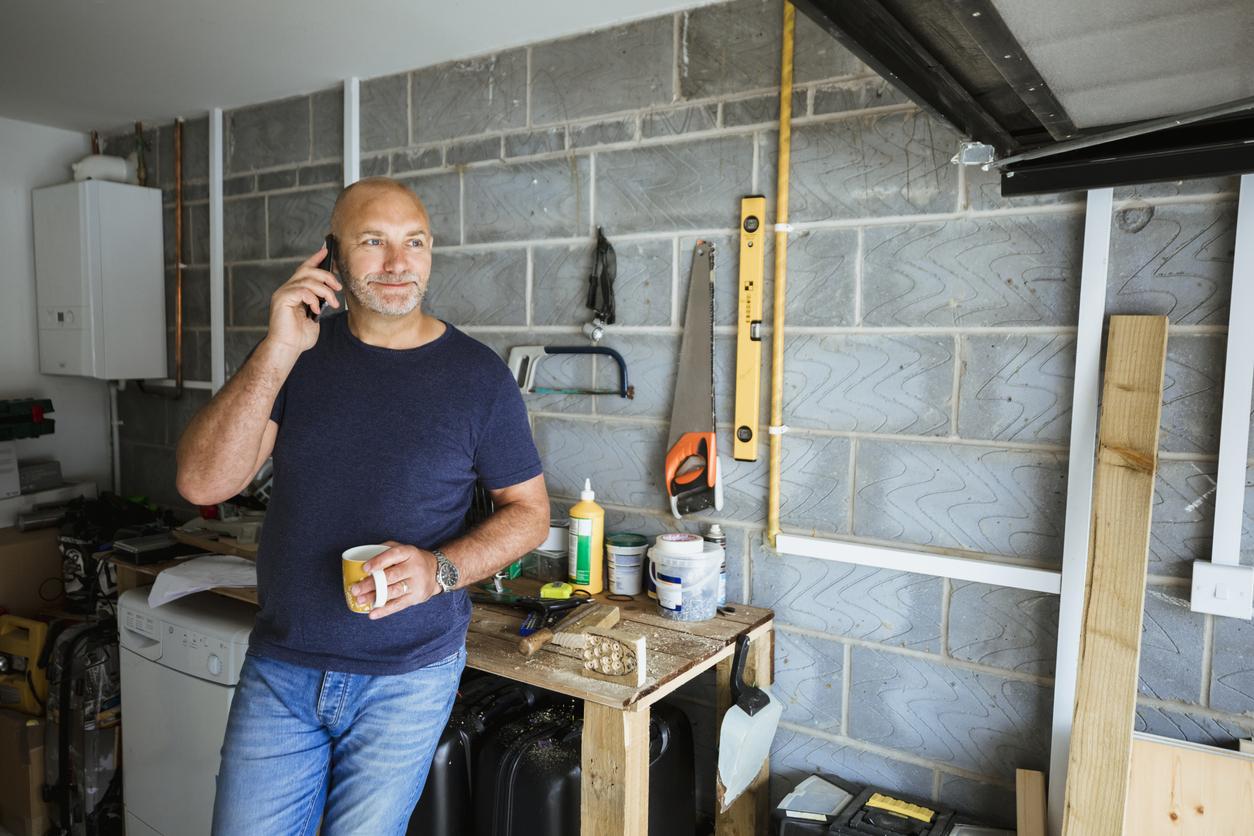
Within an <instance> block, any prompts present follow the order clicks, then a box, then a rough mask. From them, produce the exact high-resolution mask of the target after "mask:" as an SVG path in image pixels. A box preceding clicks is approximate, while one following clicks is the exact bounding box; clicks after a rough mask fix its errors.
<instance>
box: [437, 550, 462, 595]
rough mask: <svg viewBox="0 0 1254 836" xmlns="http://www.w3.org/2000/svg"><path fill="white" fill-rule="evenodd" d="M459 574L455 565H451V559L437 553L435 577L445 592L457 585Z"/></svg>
mask: <svg viewBox="0 0 1254 836" xmlns="http://www.w3.org/2000/svg"><path fill="white" fill-rule="evenodd" d="M459 574H460V573H459V572H458V571H457V567H456V566H454V565H453V562H452V561H451V560H449V559H448V558H447V557H445V556H444V555H439V558H438V560H437V568H436V572H435V579H436V582H437V583H439V584H440V586H441V587H443V588H444V590H445V591H446V592H447V591H448V590H450V589H452V588H453V587H455V586H457V580H458V576H459Z"/></svg>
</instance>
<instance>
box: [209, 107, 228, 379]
mask: <svg viewBox="0 0 1254 836" xmlns="http://www.w3.org/2000/svg"><path fill="white" fill-rule="evenodd" d="M222 148H223V145H222V108H220V107H215V108H214V109H213V110H211V111H209V364H210V383H211V388H212V391H213V392H214V393H215V394H216V393H217V391H218V390H219V389H221V388H222V386H223V384H225V383H226V277H225V269H224V265H225V263H226V260H225V258H224V257H223V249H222Z"/></svg>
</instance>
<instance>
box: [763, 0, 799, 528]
mask: <svg viewBox="0 0 1254 836" xmlns="http://www.w3.org/2000/svg"><path fill="white" fill-rule="evenodd" d="M795 14H796V12H795V11H794V9H793V6H792V3H788V2H785V3H784V39H783V48H782V49H781V52H780V61H779V163H778V165H777V169H776V175H775V177H776V181H775V182H776V188H775V294H774V299H775V319H774V321H773V323H772V325H771V424H770V428H769V432H770V437H771V460H770V481H769V488H770V499H769V507H768V510H767V517H766V542H767V544H768V545H769V546H770V547H771V548H775V537H776V535H778V534H779V471H780V459H781V457H782V455H783V448H784V437H783V432H784V291H785V289H786V288H787V284H788V167H789V161H790V156H791V148H792V41H793V24H794V19H795Z"/></svg>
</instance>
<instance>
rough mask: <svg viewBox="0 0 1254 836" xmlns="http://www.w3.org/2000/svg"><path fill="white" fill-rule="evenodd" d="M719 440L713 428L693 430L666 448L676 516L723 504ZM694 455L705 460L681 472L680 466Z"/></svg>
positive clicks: (667, 482)
mask: <svg viewBox="0 0 1254 836" xmlns="http://www.w3.org/2000/svg"><path fill="white" fill-rule="evenodd" d="M715 444H716V442H715V436H714V433H712V432H707V433H703V432H690V433H684V434H683V435H681V436H680V437H679V440H678V441H676V442H675V446H674V447H672V448H671V449H670V450H668V451H667V452H666V493H667V494H668V495H669V497H670V500H671V512H672V513H673V514H674V515H675V516H676V517H681V516H683V515H684V514H688V513H692V512H694V511H701V510H704V509H706V508H709V507H711V506H713V507H715V508H720V509H721V508H722V507H723V479H722V474H721V473H720V472H719V466H718V451H717V448H716V446H715ZM692 458H696V459H700V460H702V461H701V464H699V465H698V466H696V467H694V468H692V469H691V470H686V471H684V472H682V473H681V472H680V468H681V467H683V466H684V464H685V462H687V461H688V460H689V459H692ZM702 477H704V478H702Z"/></svg>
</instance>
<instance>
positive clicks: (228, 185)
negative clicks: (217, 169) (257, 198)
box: [222, 174, 257, 197]
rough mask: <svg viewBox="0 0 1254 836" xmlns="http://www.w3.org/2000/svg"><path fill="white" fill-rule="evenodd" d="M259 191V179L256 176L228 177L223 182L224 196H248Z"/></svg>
mask: <svg viewBox="0 0 1254 836" xmlns="http://www.w3.org/2000/svg"><path fill="white" fill-rule="evenodd" d="M256 190H257V177H256V175H254V174H243V175H240V176H239V177H227V178H226V179H225V180H223V181H222V194H223V196H224V197H231V196H233V195H237V194H248V193H249V192H252V191H256Z"/></svg>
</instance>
